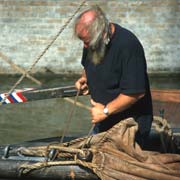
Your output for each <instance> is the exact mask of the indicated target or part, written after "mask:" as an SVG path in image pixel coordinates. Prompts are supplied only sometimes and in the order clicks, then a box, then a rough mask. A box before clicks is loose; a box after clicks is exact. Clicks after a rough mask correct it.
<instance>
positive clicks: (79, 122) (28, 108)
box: [0, 76, 180, 144]
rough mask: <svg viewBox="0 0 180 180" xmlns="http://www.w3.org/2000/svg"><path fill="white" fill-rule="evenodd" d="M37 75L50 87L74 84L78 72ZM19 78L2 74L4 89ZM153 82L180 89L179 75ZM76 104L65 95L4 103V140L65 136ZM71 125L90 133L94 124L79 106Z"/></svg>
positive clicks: (73, 131) (0, 122)
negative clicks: (71, 74)
mask: <svg viewBox="0 0 180 180" xmlns="http://www.w3.org/2000/svg"><path fill="white" fill-rule="evenodd" d="M37 78H38V79H39V80H40V81H41V82H43V84H44V85H45V86H47V87H56V86H67V85H73V84H74V82H75V80H76V79H77V78H78V76H68V77H67V76H58V77H57V76H56V77H52V76H51V77H46V78H42V77H37ZM17 79H18V77H7V76H2V77H1V78H0V82H1V87H0V92H7V91H8V90H9V89H10V88H11V86H12V85H14V83H15V82H16V81H17ZM150 82H151V87H153V88H160V89H180V78H179V77H172V76H169V77H166V78H157V77H151V78H150ZM24 87H38V86H37V85H36V84H35V83H32V82H31V81H30V80H28V79H25V80H23V82H22V83H21V84H20V85H19V86H18V88H24ZM78 101H80V102H82V103H83V104H85V105H88V106H89V105H90V103H89V97H88V96H86V97H79V99H78ZM72 108H73V105H72V104H71V103H69V102H67V101H66V100H64V99H62V98H58V99H48V100H40V101H33V102H27V103H20V104H9V105H3V106H1V110H0V144H2V143H16V142H21V141H27V140H31V139H37V138H45V137H53V136H61V135H62V134H63V130H64V128H65V127H66V124H67V121H68V120H69V118H70V117H69V115H70V112H71V111H72ZM178 126H179V124H178ZM69 127H70V128H69V131H68V133H67V134H66V135H77V134H79V135H82V134H87V133H88V131H89V129H90V128H91V118H90V115H89V112H88V111H87V110H86V109H84V108H82V107H76V108H75V112H74V114H73V117H72V120H71V123H70V125H69Z"/></svg>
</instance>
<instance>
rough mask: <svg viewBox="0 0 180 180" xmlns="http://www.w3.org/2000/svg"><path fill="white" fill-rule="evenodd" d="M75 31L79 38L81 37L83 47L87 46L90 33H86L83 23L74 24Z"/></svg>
mask: <svg viewBox="0 0 180 180" xmlns="http://www.w3.org/2000/svg"><path fill="white" fill-rule="evenodd" d="M76 32H77V34H78V37H79V39H81V40H82V41H83V43H84V47H85V48H87V47H88V46H89V43H90V35H89V33H88V30H87V28H86V27H84V25H82V24H78V25H77V26H76Z"/></svg>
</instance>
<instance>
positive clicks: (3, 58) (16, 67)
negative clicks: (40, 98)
mask: <svg viewBox="0 0 180 180" xmlns="http://www.w3.org/2000/svg"><path fill="white" fill-rule="evenodd" d="M0 57H1V58H2V60H4V61H5V62H7V63H8V64H9V65H10V66H11V67H13V68H14V69H16V70H17V71H19V72H21V73H22V74H26V77H27V78H29V79H30V80H32V81H33V82H35V83H36V84H38V85H42V83H41V82H40V81H39V80H37V79H36V78H34V77H33V76H31V75H30V74H28V73H26V71H25V70H24V69H23V68H21V67H19V66H17V65H16V64H14V63H13V62H12V61H11V60H10V59H9V58H8V57H7V56H6V55H5V54H3V53H2V52H0Z"/></svg>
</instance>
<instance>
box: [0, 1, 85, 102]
mask: <svg viewBox="0 0 180 180" xmlns="http://www.w3.org/2000/svg"><path fill="white" fill-rule="evenodd" d="M85 3H86V1H85V0H84V1H82V2H81V4H80V5H79V7H78V8H77V10H76V11H75V12H74V13H73V15H72V16H71V17H70V18H69V19H68V20H67V21H66V23H65V24H64V26H62V27H61V29H60V30H59V32H58V33H57V35H56V36H55V37H54V38H53V39H52V41H51V42H50V43H49V45H47V47H46V48H45V49H44V50H43V51H42V53H41V54H40V55H39V56H38V57H37V59H36V60H35V61H34V62H33V64H32V65H31V67H30V68H29V69H28V70H27V71H24V73H23V74H22V76H21V77H20V78H19V80H18V81H17V82H16V83H15V84H14V85H13V86H12V88H11V89H10V90H9V92H8V93H7V94H6V95H5V97H4V99H3V100H2V101H1V102H0V105H2V104H3V102H5V100H6V99H7V97H8V96H9V95H10V94H11V93H12V92H13V91H14V90H15V88H16V87H17V86H18V85H19V84H20V83H21V82H22V80H23V79H24V78H25V77H26V75H27V74H28V73H30V72H31V71H32V69H33V68H34V66H35V65H36V64H37V63H38V62H39V60H40V59H41V58H42V57H43V56H44V54H45V53H46V52H47V50H48V49H49V48H50V47H51V46H52V44H53V43H54V42H55V41H56V39H57V38H58V37H59V36H60V34H61V33H62V32H63V31H64V29H65V28H66V27H67V26H68V24H69V23H70V22H71V21H72V19H73V18H74V16H75V15H76V14H77V13H78V12H79V10H80V9H81V7H82V6H83V5H84V4H85Z"/></svg>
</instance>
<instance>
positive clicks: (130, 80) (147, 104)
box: [82, 24, 152, 134]
mask: <svg viewBox="0 0 180 180" xmlns="http://www.w3.org/2000/svg"><path fill="white" fill-rule="evenodd" d="M114 25H115V32H114V34H113V36H112V38H111V41H110V43H109V44H108V46H107V50H106V54H105V57H104V59H103V60H102V62H101V63H100V64H97V65H95V64H93V63H92V62H91V60H90V59H88V57H89V56H87V49H86V48H84V50H83V56H82V65H83V66H84V69H85V72H86V76H87V80H88V87H89V90H90V94H91V97H92V99H93V100H94V101H96V102H99V103H102V104H104V105H106V104H108V103H109V102H110V101H112V100H113V99H115V98H116V97H117V96H118V95H119V94H120V93H122V94H126V95H130V94H137V93H145V96H144V97H143V98H142V99H140V100H139V101H137V102H136V103H135V104H134V105H132V106H131V107H130V108H128V109H126V110H125V111H123V112H120V113H117V114H114V115H111V116H109V117H108V118H107V119H106V120H104V121H102V122H100V123H98V125H97V127H96V128H98V132H102V131H106V130H108V129H109V128H111V127H112V126H113V125H114V124H116V123H117V122H119V121H120V120H122V119H125V118H128V117H134V119H135V120H136V121H137V122H138V124H139V132H140V134H143V133H147V132H149V131H150V127H151V122H152V101H151V94H150V88H149V81H148V76H147V72H146V70H147V68H146V60H145V55H144V50H143V47H142V45H141V43H140V42H139V40H138V39H137V38H136V36H135V35H134V34H133V33H132V32H130V31H129V30H127V29H125V28H123V27H121V26H119V25H117V24H114Z"/></svg>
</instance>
